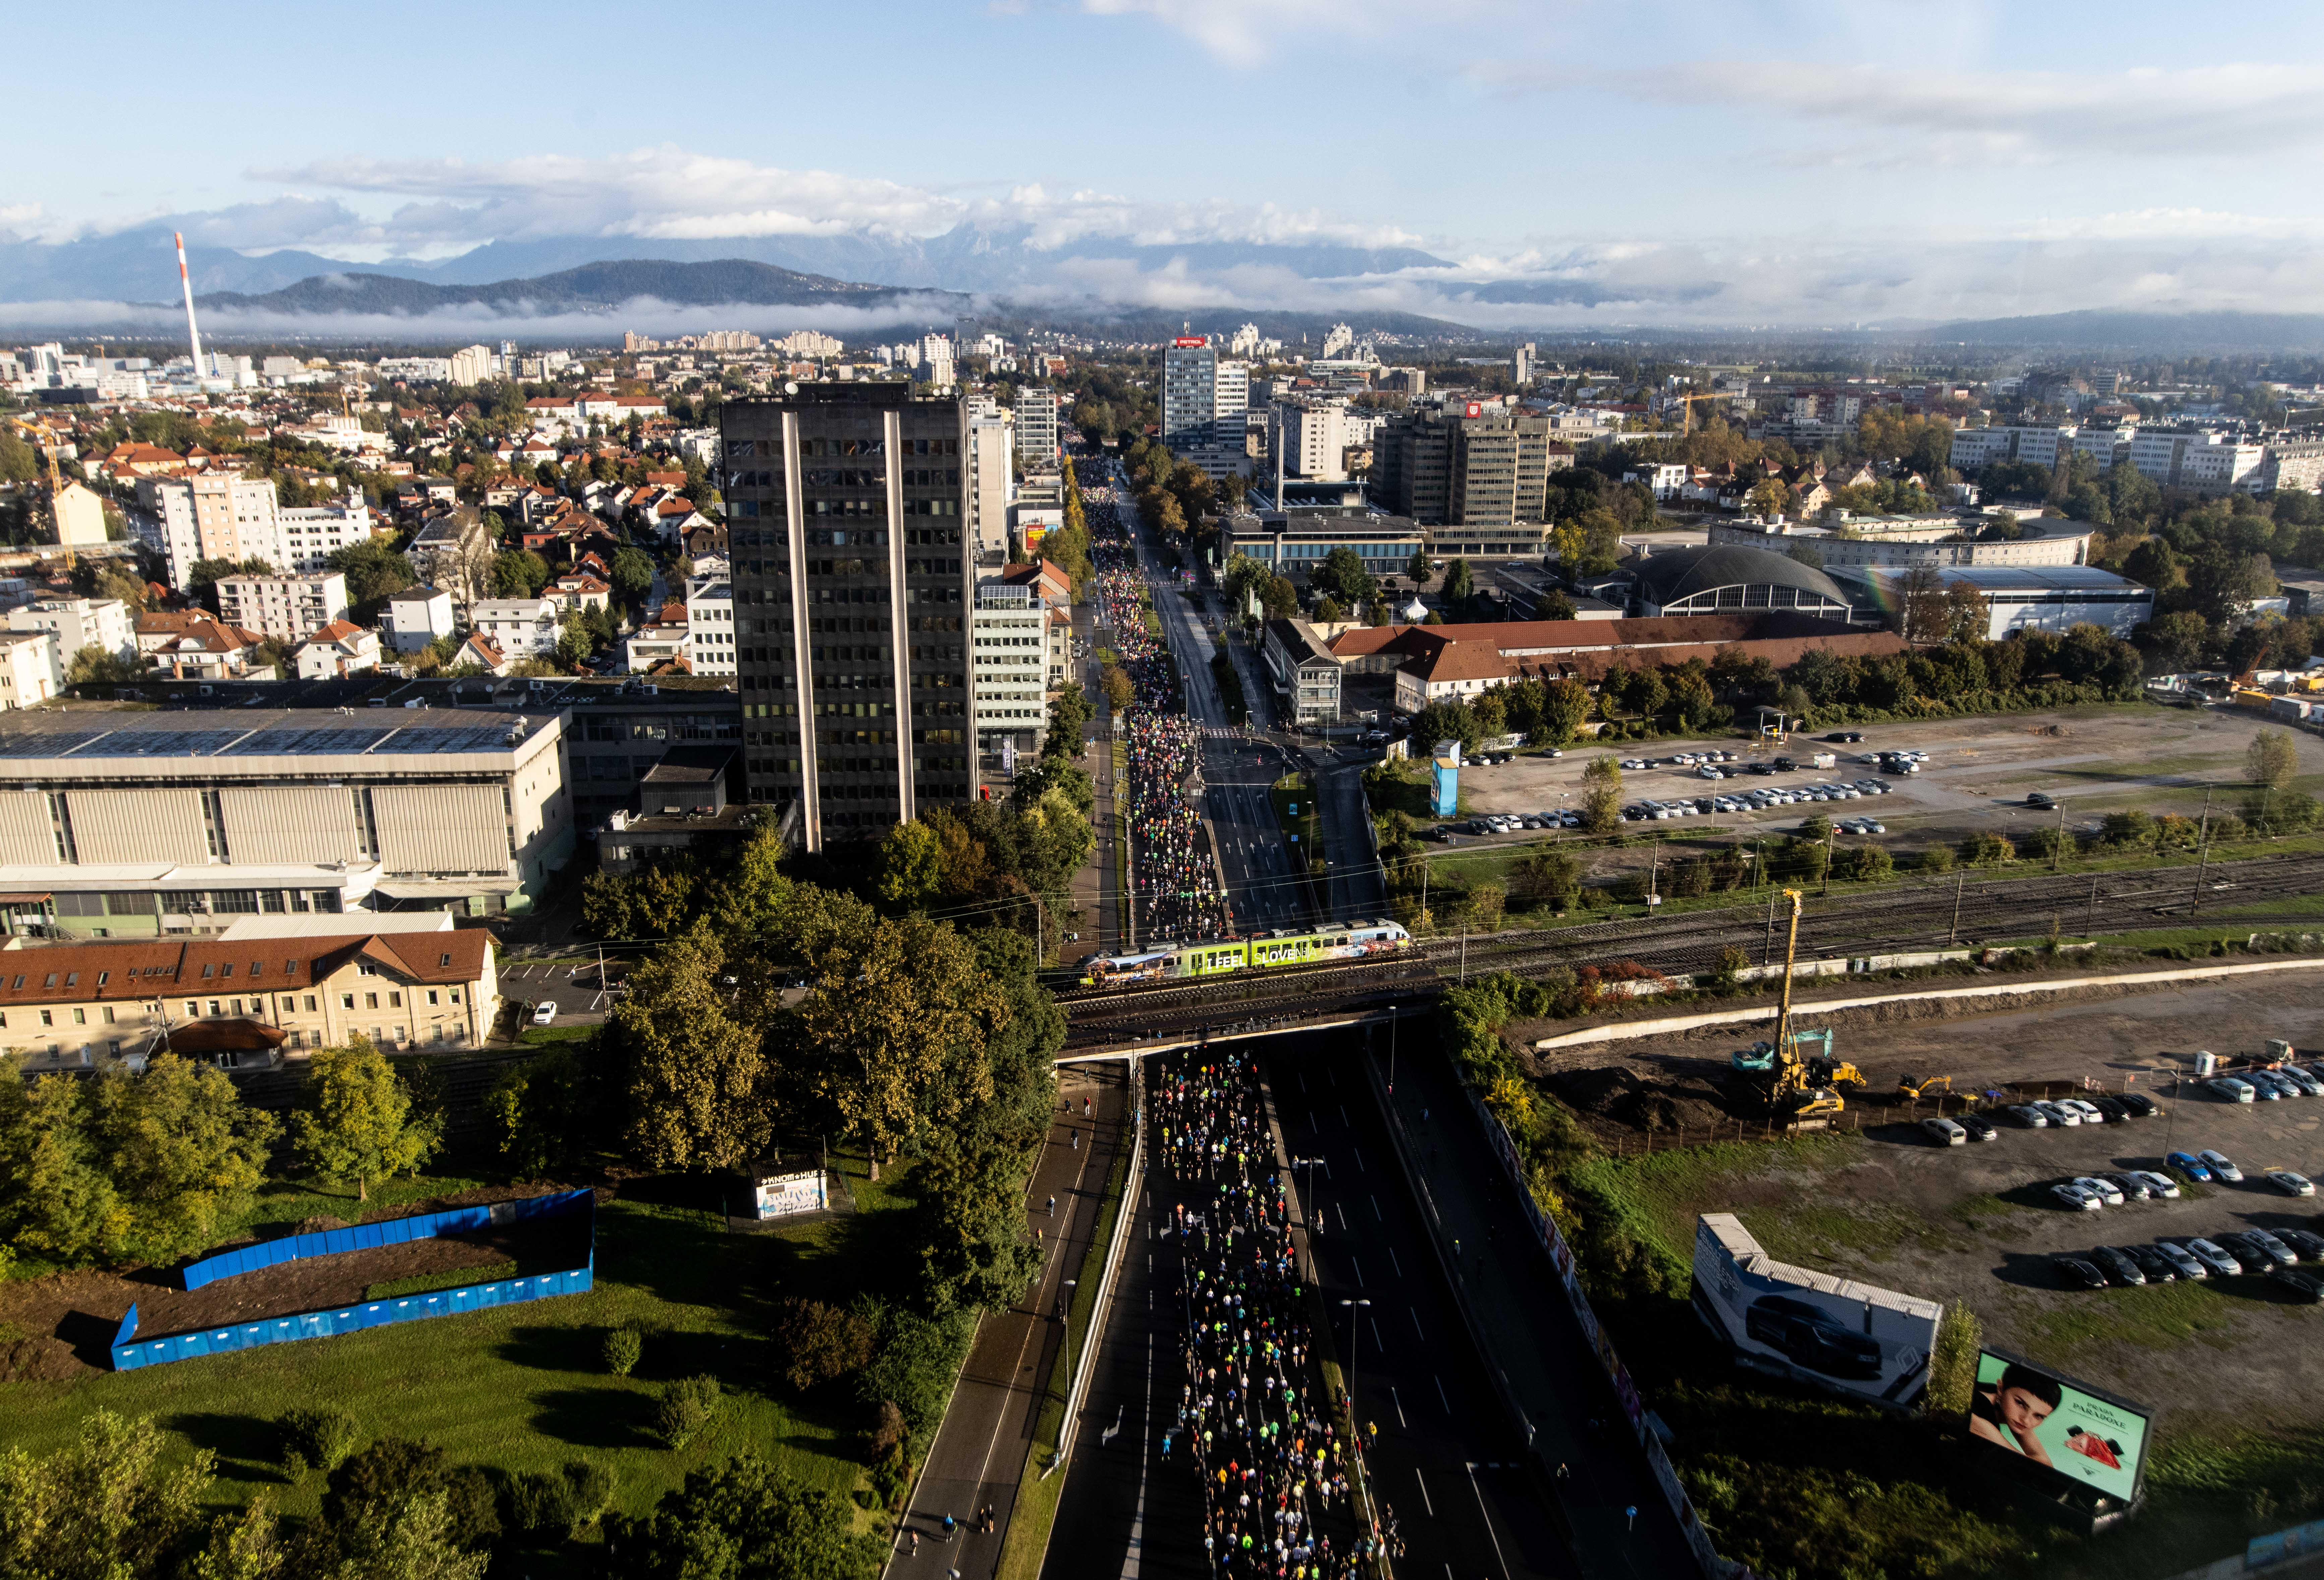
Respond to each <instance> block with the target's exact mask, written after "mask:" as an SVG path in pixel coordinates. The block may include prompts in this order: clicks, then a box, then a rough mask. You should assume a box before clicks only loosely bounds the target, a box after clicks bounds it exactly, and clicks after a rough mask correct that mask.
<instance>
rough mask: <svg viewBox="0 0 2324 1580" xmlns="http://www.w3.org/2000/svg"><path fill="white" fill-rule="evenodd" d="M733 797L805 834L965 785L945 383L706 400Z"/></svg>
mask: <svg viewBox="0 0 2324 1580" xmlns="http://www.w3.org/2000/svg"><path fill="white" fill-rule="evenodd" d="M719 411H720V415H719V426H720V430H721V438H722V440H723V448H722V451H721V453H722V454H723V455H724V457H725V467H726V476H725V488H724V495H725V498H726V501H727V506H728V512H729V516H728V534H729V541H730V545H731V558H732V560H733V571H734V576H733V583H734V616H735V643H736V648H735V651H736V653H737V655H738V658H737V663H736V670H737V673H738V675H739V677H740V681H741V690H742V740H743V756H744V765H745V772H746V774H747V777H748V781H749V785H750V792H749V793H750V798H751V799H752V800H753V801H757V802H761V803H763V804H766V805H768V806H770V807H775V808H784V807H788V806H790V805H792V804H794V803H795V804H796V806H797V808H798V837H799V838H800V840H801V841H802V842H803V843H804V844H805V845H806V846H807V848H808V849H810V850H821V849H823V848H825V846H826V845H832V844H835V843H840V842H844V841H846V840H850V839H856V838H871V837H877V836H879V835H880V834H881V832H882V831H884V830H885V829H887V828H888V827H890V826H892V825H894V824H896V823H899V822H904V821H908V820H909V819H911V818H914V817H916V816H918V813H919V812H920V811H921V810H923V809H925V808H928V807H932V806H945V805H948V804H957V803H959V802H963V801H965V800H967V799H970V798H972V797H973V796H974V795H975V794H976V775H975V770H974V765H973V761H972V759H971V754H970V753H971V749H972V748H971V737H970V731H971V728H972V725H971V718H970V698H971V686H970V681H969V677H970V675H971V673H972V672H973V667H972V665H971V663H970V661H969V651H968V635H967V632H966V629H965V626H966V621H967V617H968V614H969V611H970V609H971V608H972V606H973V605H972V602H971V593H970V588H971V585H972V580H971V571H970V566H969V563H968V561H969V552H968V549H967V546H966V544H964V541H963V528H964V515H965V510H964V504H965V498H966V482H965V474H964V459H965V458H964V457H963V456H962V454H961V449H962V440H963V439H964V437H965V432H964V428H965V419H964V412H963V410H962V406H961V402H960V400H959V398H958V397H956V396H951V395H945V396H932V395H915V394H913V393H911V390H910V386H908V385H906V384H903V383H889V382H881V383H828V384H820V383H817V384H803V385H797V386H793V393H786V394H784V395H781V396H779V397H776V398H773V399H769V400H731V401H728V402H726V403H725V404H724V406H722V407H721V408H720V409H719Z"/></svg>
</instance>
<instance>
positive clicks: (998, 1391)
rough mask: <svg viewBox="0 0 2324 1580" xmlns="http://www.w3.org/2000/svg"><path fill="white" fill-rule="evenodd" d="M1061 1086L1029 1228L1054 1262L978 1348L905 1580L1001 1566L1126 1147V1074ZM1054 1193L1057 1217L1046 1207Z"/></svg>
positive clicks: (892, 1561) (933, 1472) (904, 1542)
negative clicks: (1060, 1315)
mask: <svg viewBox="0 0 2324 1580" xmlns="http://www.w3.org/2000/svg"><path fill="white" fill-rule="evenodd" d="M1059 1087H1060V1090H1059V1095H1058V1100H1057V1106H1056V1113H1055V1117H1054V1119H1053V1122H1052V1123H1051V1124H1050V1127H1049V1141H1048V1145H1047V1147H1046V1148H1044V1149H1043V1150H1042V1153H1041V1160H1040V1162H1039V1164H1038V1165H1037V1167H1036V1168H1035V1169H1034V1170H1033V1182H1032V1186H1031V1188H1030V1189H1029V1190H1028V1191H1027V1193H1026V1206H1027V1213H1028V1218H1027V1221H1028V1224H1030V1225H1031V1226H1032V1227H1034V1228H1036V1229H1038V1230H1041V1231H1043V1232H1044V1234H1045V1246H1046V1249H1047V1255H1046V1256H1045V1257H1044V1258H1043V1260H1042V1263H1041V1271H1040V1276H1039V1277H1037V1278H1036V1279H1035V1280H1033V1282H1032V1285H1031V1287H1029V1288H1028V1289H1027V1290H1026V1291H1025V1293H1024V1295H1023V1297H1022V1298H1019V1300H1018V1301H1017V1302H1016V1303H1015V1304H1013V1305H1012V1306H1010V1308H1009V1309H1008V1310H1006V1311H996V1312H991V1313H989V1314H988V1315H987V1316H986V1317H985V1318H984V1320H983V1321H982V1323H980V1324H979V1325H978V1326H977V1331H976V1343H975V1345H974V1347H973V1349H971V1350H970V1352H969V1356H968V1363H967V1365H965V1366H964V1367H963V1368H962V1370H961V1376H960V1384H959V1386H958V1387H957V1388H956V1389H954V1391H953V1396H952V1404H951V1407H950V1408H949V1409H946V1410H945V1418H944V1423H943V1425H942V1426H940V1427H939V1428H937V1429H936V1442H935V1444H934V1445H933V1446H931V1447H930V1449H929V1451H928V1457H927V1466H926V1468H925V1469H923V1470H922V1472H921V1473H920V1480H919V1484H918V1486H917V1487H916V1488H915V1489H914V1490H913V1494H912V1501H911V1506H910V1508H909V1509H908V1510H907V1511H906V1513H905V1518H904V1522H903V1523H904V1526H905V1527H906V1528H908V1529H918V1531H919V1533H920V1551H919V1556H918V1557H912V1556H911V1543H910V1540H909V1538H908V1536H906V1535H905V1534H904V1533H903V1531H901V1530H899V1532H898V1534H897V1539H896V1546H895V1548H894V1550H893V1551H892V1552H891V1553H890V1557H889V1560H888V1566H887V1568H886V1569H885V1571H883V1573H884V1574H885V1575H890V1576H894V1577H896V1580H923V1577H925V1580H942V1577H945V1576H946V1575H948V1574H949V1573H954V1572H956V1573H957V1574H959V1575H961V1576H962V1580H982V1577H984V1576H989V1575H991V1574H992V1573H993V1571H994V1568H995V1566H997V1565H998V1564H999V1562H1000V1558H1001V1545H1002V1542H1003V1539H1004V1538H1006V1537H1007V1535H1008V1531H1009V1517H1010V1513H1011V1511H1013V1509H1014V1506H1015V1503H1016V1500H1017V1485H1018V1482H1019V1479H1020V1478H1021V1476H1022V1475H1023V1474H1024V1470H1025V1456H1026V1454H1027V1452H1028V1450H1029V1449H1030V1448H1031V1446H1032V1432H1033V1423H1034V1420H1035V1418H1037V1416H1038V1415H1039V1413H1040V1404H1041V1389H1042V1385H1043V1382H1044V1381H1045V1380H1046V1379H1047V1377H1048V1375H1049V1372H1050V1366H1051V1362H1052V1359H1053V1357H1054V1356H1055V1355H1056V1346H1057V1342H1058V1335H1059V1325H1058V1322H1057V1317H1056V1313H1057V1309H1058V1297H1059V1296H1060V1295H1061V1294H1062V1293H1063V1292H1064V1291H1063V1289H1062V1288H1061V1280H1064V1279H1065V1278H1068V1277H1071V1276H1072V1274H1073V1270H1074V1269H1075V1268H1077V1267H1079V1266H1080V1265H1081V1260H1082V1255H1083V1253H1084V1252H1085V1251H1087V1250H1088V1248H1089V1245H1090V1242H1091V1240H1092V1238H1093V1235H1094V1234H1095V1232H1096V1226H1097V1215H1098V1208H1099V1206H1100V1204H1101V1201H1102V1197H1104V1194H1105V1182H1106V1175H1107V1173H1108V1171H1109V1170H1111V1169H1112V1167H1113V1156H1114V1152H1115V1150H1117V1149H1118V1148H1119V1147H1121V1146H1123V1145H1126V1144H1127V1141H1128V1137H1127V1133H1126V1124H1125V1122H1126V1120H1127V1118H1128V1100H1127V1088H1126V1086H1125V1085H1124V1080H1123V1074H1122V1071H1121V1069H1120V1067H1119V1066H1117V1065H1113V1064H1106V1065H1095V1066H1076V1067H1074V1068H1073V1069H1071V1070H1070V1071H1069V1072H1067V1073H1065V1076H1064V1079H1063V1080H1062V1081H1061V1082H1060V1083H1059ZM1084 1096H1088V1097H1091V1098H1093V1100H1094V1102H1095V1104H1096V1113H1095V1114H1094V1115H1093V1118H1090V1119H1084V1118H1083V1117H1082V1099H1083V1097H1084ZM1076 1137H1078V1141H1079V1144H1078V1145H1077V1146H1076V1145H1075V1144H1074V1143H1075V1138H1076ZM1053 1195H1054V1196H1055V1197H1056V1198H1057V1215H1056V1217H1055V1218H1052V1217H1050V1216H1049V1215H1048V1211H1047V1203H1048V1198H1049V1197H1051V1196H1053ZM988 1503H990V1504H991V1506H992V1512H993V1517H994V1521H995V1526H994V1529H992V1530H991V1531H989V1532H980V1531H972V1530H971V1529H969V1528H970V1526H971V1525H972V1524H973V1522H974V1519H975V1515H976V1512H977V1511H978V1510H980V1509H982V1508H983V1507H984V1506H985V1505H986V1504H988ZM946 1514H950V1515H952V1516H953V1518H954V1519H955V1520H958V1521H959V1522H960V1531H959V1533H958V1534H957V1535H956V1536H954V1538H953V1539H952V1540H951V1541H950V1542H946V1541H945V1538H944V1534H943V1525H944V1517H945V1515H946Z"/></svg>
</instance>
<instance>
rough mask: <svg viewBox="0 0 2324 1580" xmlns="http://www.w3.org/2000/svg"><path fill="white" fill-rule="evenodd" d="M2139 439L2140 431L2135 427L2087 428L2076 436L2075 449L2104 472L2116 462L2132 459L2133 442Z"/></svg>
mask: <svg viewBox="0 0 2324 1580" xmlns="http://www.w3.org/2000/svg"><path fill="white" fill-rule="evenodd" d="M2137 437H2138V430H2137V429H2136V428H2133V427H2125V428H2085V429H2083V430H2081V431H2080V432H2079V433H2077V434H2075V435H2074V448H2075V450H2076V451H2077V452H2079V453H2080V454H2082V455H2085V456H2088V457H2089V458H2090V459H2091V461H2092V462H2094V463H2096V465H2097V467H2098V470H2099V471H2101V472H2103V471H2106V470H2107V469H2108V468H2109V467H2112V466H2113V465H2114V464H2115V463H2116V461H2126V460H2128V459H2130V445H2131V441H2132V440H2133V439H2136V438H2137Z"/></svg>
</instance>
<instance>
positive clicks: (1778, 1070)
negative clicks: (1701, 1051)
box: [1729, 889, 1867, 1118]
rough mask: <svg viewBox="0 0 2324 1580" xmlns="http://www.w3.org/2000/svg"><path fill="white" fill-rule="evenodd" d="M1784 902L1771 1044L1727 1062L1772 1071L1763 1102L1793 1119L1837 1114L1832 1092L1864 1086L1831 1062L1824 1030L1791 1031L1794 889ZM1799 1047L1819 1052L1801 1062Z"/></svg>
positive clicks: (1796, 923) (1796, 939)
mask: <svg viewBox="0 0 2324 1580" xmlns="http://www.w3.org/2000/svg"><path fill="white" fill-rule="evenodd" d="M1784 899H1786V900H1788V901H1791V905H1792V919H1791V927H1790V929H1789V930H1788V932H1787V933H1786V934H1785V935H1784V987H1783V997H1782V999H1781V1000H1780V1001H1779V1003H1778V1005H1777V1008H1776V1011H1775V1039H1774V1040H1773V1041H1772V1042H1761V1043H1756V1044H1754V1045H1753V1046H1752V1047H1751V1048H1750V1049H1747V1050H1745V1051H1742V1052H1738V1053H1737V1054H1735V1055H1734V1056H1733V1058H1731V1059H1730V1060H1729V1062H1730V1063H1731V1064H1732V1065H1733V1066H1734V1067H1736V1068H1737V1069H1738V1070H1745V1071H1760V1072H1772V1073H1773V1074H1774V1076H1775V1080H1774V1082H1773V1083H1772V1084H1771V1085H1770V1086H1769V1088H1768V1093H1767V1095H1768V1100H1769V1101H1770V1102H1771V1103H1773V1104H1775V1105H1776V1106H1779V1107H1785V1106H1788V1108H1789V1109H1790V1111H1791V1113H1793V1114H1794V1116H1796V1117H1803V1118H1804V1117H1810V1116H1814V1115H1821V1114H1831V1113H1840V1110H1841V1109H1842V1108H1843V1107H1845V1106H1846V1104H1843V1103H1842V1102H1841V1101H1840V1093H1839V1091H1838V1090H1837V1089H1836V1088H1838V1087H1840V1086H1857V1087H1859V1088H1860V1087H1862V1086H1865V1085H1867V1082H1866V1080H1865V1078H1864V1072H1863V1071H1862V1070H1859V1069H1858V1068H1857V1067H1855V1066H1854V1065H1853V1064H1850V1063H1849V1061H1848V1060H1846V1059H1844V1058H1834V1057H1833V1055H1832V1051H1831V1029H1830V1028H1829V1027H1826V1028H1821V1029H1818V1030H1809V1031H1794V1030H1792V966H1793V965H1794V962H1795V961H1796V960H1797V959H1798V957H1799V947H1800V909H1801V905H1802V902H1803V894H1802V892H1800V891H1799V890H1797V889H1786V890H1784ZM1803 1042H1821V1044H1822V1046H1823V1051H1822V1052H1821V1054H1817V1055H1812V1056H1808V1057H1803V1056H1802V1055H1801V1053H1800V1051H1799V1044H1801V1043H1803Z"/></svg>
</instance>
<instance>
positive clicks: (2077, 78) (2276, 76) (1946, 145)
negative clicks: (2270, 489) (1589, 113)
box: [1484, 60, 2324, 165]
mask: <svg viewBox="0 0 2324 1580" xmlns="http://www.w3.org/2000/svg"><path fill="white" fill-rule="evenodd" d="M1484 75H1486V76H1488V77H1490V76H1492V75H1493V73H1492V72H1491V71H1490V70H1488V71H1487V72H1485V73H1484ZM1503 80H1504V81H1505V82H1506V83H1507V85H1508V86H1510V87H1512V88H1518V87H1524V86H1528V84H1526V82H1525V81H1524V80H1523V79H1518V78H1517V77H1515V76H1514V75H1513V74H1512V75H1509V76H1507V77H1505V78H1504V79H1503ZM1595 80H1599V81H1603V80H1604V79H1595ZM1616 80H1617V81H1618V84H1619V85H1620V86H1621V87H1623V88H1625V89H1626V90H1627V91H1628V92H1630V93H1632V94H1633V95H1635V96H1637V97H1643V98H1652V99H1661V100H1667V101H1669V102H1672V103H1676V104H1688V105H1692V104H1702V103H1714V104H1724V105H1728V106H1735V107H1737V108H1740V109H1744V110H1747V111H1751V112H1760V111H1766V110H1775V111H1777V112H1780V113H1783V114H1785V115H1791V116H1793V117H1794V118H1797V119H1799V120H1802V121H1808V122H1817V123H1827V124H1831V125H1838V126H1840V127H1842V128H1844V129H1846V130H1847V131H1848V132H1849V133H1852V134H1854V135H1855V141H1853V142H1850V143H1842V144H1836V145H1831V146H1819V147H1815V148H1812V149H1811V150H1808V151H1806V152H1804V153H1803V157H1804V158H1806V159H1808V160H1811V161H1813V160H1817V159H1819V158H1822V159H1830V160H1831V161H1832V162H1898V163H1917V164H1921V165H1927V164H1932V163H1961V164H1972V163H2047V162H2053V161H2057V160H2061V159H2065V158H2068V157H2079V156H2106V157H2111V158H2117V159H2180V158H2201V159H2209V158H2216V157H2218V156H2221V155H2244V154H2250V153H2254V152H2261V151H2264V152H2268V153H2269V154H2271V155H2273V156H2281V155H2282V153H2283V152H2286V151H2287V150H2289V149H2292V148H2301V147H2310V146H2313V145H2315V144H2317V143H2324V98H2319V94H2324V67H2318V66H2310V65H2268V64H2234V65H2222V66H2205V67H2192V68H2188V69H2179V70H2165V69H2139V70H2135V71H2122V72H2115V73H2107V74H2098V73H2070V72H2061V71H1959V70H1934V69H1925V68H1917V67H1916V68H1912V69H1904V68H1895V67H1886V66H1868V65H1849V66H1831V65H1823V64H1819V63H1817V62H1814V61H1807V60H1737V61H1718V62H1710V61H1693V62H1685V63H1680V64H1677V65H1674V66H1671V67H1666V68H1658V69H1655V70H1653V71H1650V72H1633V73H1628V74H1626V75H1624V76H1623V77H1621V78H1619V79H1616ZM1563 85H1564V86H1568V87H1573V86H1581V85H1582V84H1581V83H1580V80H1579V79H1575V78H1572V77H1571V76H1568V77H1565V78H1564V79H1563Z"/></svg>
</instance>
